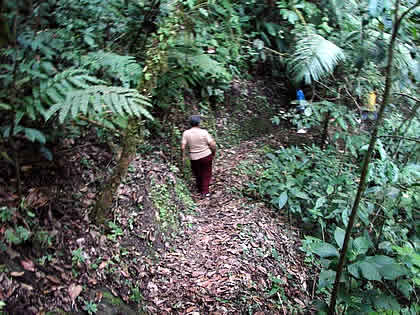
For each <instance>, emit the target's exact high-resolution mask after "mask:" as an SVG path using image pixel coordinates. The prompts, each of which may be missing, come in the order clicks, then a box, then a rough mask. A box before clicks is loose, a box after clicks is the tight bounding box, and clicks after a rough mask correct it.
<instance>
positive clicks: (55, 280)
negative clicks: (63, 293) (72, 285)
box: [47, 275, 61, 284]
mask: <svg viewBox="0 0 420 315" xmlns="http://www.w3.org/2000/svg"><path fill="white" fill-rule="evenodd" d="M47 279H48V280H50V281H51V282H54V283H55V284H60V283H61V282H60V280H58V278H57V277H54V276H49V275H48V276H47Z"/></svg>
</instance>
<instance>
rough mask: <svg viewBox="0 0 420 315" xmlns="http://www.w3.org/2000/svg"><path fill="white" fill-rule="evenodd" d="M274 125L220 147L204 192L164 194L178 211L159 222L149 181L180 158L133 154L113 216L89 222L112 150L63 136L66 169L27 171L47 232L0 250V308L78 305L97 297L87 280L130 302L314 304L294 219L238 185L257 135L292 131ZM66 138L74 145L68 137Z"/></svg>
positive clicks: (163, 178) (158, 310)
mask: <svg viewBox="0 0 420 315" xmlns="http://www.w3.org/2000/svg"><path fill="white" fill-rule="evenodd" d="M223 119H226V117H221V118H220V119H219V121H223ZM222 125H223V124H222ZM222 132H223V131H222ZM280 132H282V133H277V134H276V135H271V136H269V135H266V136H265V137H264V138H259V139H258V138H257V139H253V140H249V141H242V142H241V143H240V145H238V146H237V147H233V148H229V149H226V148H224V149H222V150H219V151H218V153H217V157H216V160H215V166H214V176H213V183H212V185H211V190H212V196H211V197H210V198H208V199H204V200H200V199H197V200H195V209H194V210H193V211H191V209H187V207H185V206H184V205H182V202H181V201H180V198H179V196H177V195H176V194H175V193H174V192H172V193H171V202H172V203H173V204H179V205H180V210H181V211H180V212H179V213H178V214H177V218H176V221H177V226H176V227H174V228H169V229H166V230H162V228H161V227H160V224H159V220H157V217H158V216H159V215H158V213H157V212H156V209H155V206H154V204H153V201H152V200H151V196H150V192H151V185H150V183H151V182H152V181H154V182H155V183H158V184H159V183H160V184H165V183H168V182H172V183H173V182H176V181H177V178H179V177H180V175H181V174H180V172H179V170H178V171H177V170H173V169H171V168H170V167H168V166H167V163H165V161H162V158H164V156H162V154H160V153H159V154H156V155H153V154H151V158H149V157H148V159H147V160H146V159H140V158H137V159H136V160H135V161H134V163H133V165H132V169H131V171H129V174H128V176H127V178H126V180H125V182H124V183H123V184H122V185H121V186H120V188H119V196H118V198H117V200H116V202H115V207H114V209H113V218H112V220H111V221H112V222H113V223H114V224H115V226H114V227H109V228H107V229H106V230H105V231H104V230H102V229H100V228H98V227H96V226H95V225H93V224H91V223H90V221H89V219H88V213H89V211H90V209H91V207H92V205H93V204H94V200H95V198H96V193H97V191H99V189H100V187H99V183H100V182H101V180H102V178H103V177H104V176H105V175H106V174H104V170H109V169H110V168H111V167H112V166H113V164H112V156H111V154H110V153H109V152H107V151H103V148H99V147H98V146H97V144H96V143H95V141H96V140H92V142H91V143H89V141H86V138H85V139H83V141H84V142H82V143H80V144H78V143H74V141H73V140H71V141H73V142H71V141H70V142H69V143H67V144H66V145H65V146H64V148H65V150H67V151H66V154H64V155H62V156H61V157H62V160H63V162H58V164H60V163H61V164H62V166H65V167H66V170H65V172H66V174H61V173H59V172H60V171H61V168H60V169H58V170H57V169H53V170H52V173H53V175H54V176H55V177H54V178H55V179H54V181H51V185H50V186H46V185H45V182H46V181H45V179H44V180H42V179H37V180H38V181H39V183H38V182H36V181H35V182H34V183H32V187H33V188H31V189H29V191H28V195H27V196H28V202H29V203H30V205H31V207H33V208H37V211H38V215H40V217H41V218H42V219H41V221H42V222H40V223H42V227H43V228H44V230H46V231H48V233H49V235H53V236H54V238H53V241H52V243H51V244H49V245H44V249H43V250H41V251H39V250H36V249H33V248H31V249H27V248H24V249H23V250H22V251H20V250H18V248H14V250H13V249H12V248H8V249H7V251H6V252H5V253H6V254H5V255H3V256H2V257H1V258H0V265H6V266H8V268H7V270H6V271H8V272H2V273H0V300H2V301H5V302H6V306H5V309H4V310H6V311H9V312H10V313H11V314H43V313H45V312H47V311H49V310H54V309H62V310H64V311H67V312H78V311H81V310H82V309H83V306H84V303H85V301H94V302H95V303H100V301H101V300H102V296H103V295H104V294H103V292H102V291H95V290H97V289H100V288H106V289H107V290H109V292H111V294H112V295H113V296H115V297H119V298H121V299H122V300H123V301H124V302H125V303H127V304H129V305H131V307H132V308H133V309H134V310H135V311H137V312H139V313H140V312H146V313H152V314H165V313H167V314H169V313H170V314H208V313H212V314H239V313H252V314H289V313H293V312H294V313H302V314H303V313H305V314H308V313H314V310H313V307H312V300H313V299H312V296H311V291H312V290H313V282H314V277H316V275H315V274H316V271H314V270H308V267H307V266H306V265H305V263H304V256H303V253H302V252H301V251H300V250H299V247H300V246H301V244H300V240H299V230H298V229H296V228H294V227H292V226H289V225H288V223H287V222H286V220H285V218H284V217H282V216H280V215H278V214H277V215H276V214H275V213H274V212H273V210H272V209H270V208H269V207H267V206H266V205H265V204H264V203H263V202H259V201H258V200H255V199H251V198H248V197H246V196H244V195H243V194H242V193H241V192H242V191H243V187H244V186H245V185H246V184H247V183H248V182H249V179H248V178H247V176H246V174H245V173H244V172H242V171H241V167H240V162H241V161H242V162H244V161H248V162H249V163H255V164H259V163H261V160H259V159H260V157H259V154H258V152H257V151H258V148H259V147H260V145H259V144H260V143H263V144H267V143H268V144H274V145H276V146H277V147H280V145H281V144H283V145H284V144H287V143H288V142H295V141H297V140H296V139H298V141H300V140H301V139H302V138H301V137H300V136H296V135H295V133H293V132H290V133H289V132H285V131H284V130H281V131H280ZM293 137H295V138H293ZM296 137H297V138H296ZM307 137H308V135H306V138H305V139H307ZM88 139H89V138H88ZM278 139H282V143H279V140H278ZM78 146H79V147H78ZM73 147H76V148H77V147H78V148H80V149H78V150H72V149H68V148H73ZM100 153H101V154H100ZM105 153H106V154H105ZM57 173H58V175H60V176H57ZM29 175H30V173H28V176H29ZM66 180H67V181H66ZM75 196H76V197H75ZM19 249H21V248H19ZM92 292H94V293H92ZM136 292H137V293H136Z"/></svg>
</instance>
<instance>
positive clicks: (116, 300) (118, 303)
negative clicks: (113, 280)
mask: <svg viewBox="0 0 420 315" xmlns="http://www.w3.org/2000/svg"><path fill="white" fill-rule="evenodd" d="M102 293H103V297H104V298H105V300H106V301H107V302H109V303H110V304H111V305H114V306H121V305H123V304H124V302H123V301H122V300H121V299H120V298H118V297H116V296H114V295H113V294H112V293H110V292H108V291H103V292H102Z"/></svg>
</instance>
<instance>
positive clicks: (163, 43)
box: [91, 9, 182, 224]
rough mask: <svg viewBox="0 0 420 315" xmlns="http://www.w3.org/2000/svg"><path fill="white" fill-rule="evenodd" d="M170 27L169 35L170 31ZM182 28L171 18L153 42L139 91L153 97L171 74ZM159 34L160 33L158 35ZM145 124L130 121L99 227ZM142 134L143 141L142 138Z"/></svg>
mask: <svg viewBox="0 0 420 315" xmlns="http://www.w3.org/2000/svg"><path fill="white" fill-rule="evenodd" d="M181 14H182V11H181V10H180V9H176V11H175V12H174V15H175V20H176V18H179V17H178V15H179V16H181ZM168 27H169V29H170V30H169V31H167V28H168ZM179 27H180V24H177V23H174V21H173V20H172V17H171V16H169V17H168V18H167V23H165V24H164V25H163V28H164V29H165V32H164V34H160V35H159V36H162V35H163V38H160V39H159V40H158V39H156V38H159V37H158V36H156V38H155V39H154V40H153V41H152V43H151V45H150V47H149V48H148V50H147V52H146V62H145V66H144V69H143V76H142V78H141V79H140V81H139V84H138V86H137V89H138V91H139V92H140V93H141V94H143V95H148V96H151V95H152V92H153V90H154V89H155V88H156V86H157V80H158V77H159V76H160V75H162V74H163V73H165V72H166V71H168V52H167V49H168V41H169V40H170V39H171V38H172V37H174V36H176V34H177V33H178V29H179ZM158 33H159V32H158ZM143 129H144V124H143V122H142V121H139V120H137V119H135V118H132V119H130V120H129V122H128V125H127V128H126V130H125V132H124V138H123V150H122V153H121V157H120V159H119V161H118V164H117V166H116V167H115V169H114V171H113V173H112V175H111V177H110V178H109V179H108V181H107V183H106V184H105V185H104V188H103V190H102V192H101V193H100V194H99V197H98V201H97V202H96V205H95V208H94V211H93V212H92V215H91V218H92V219H93V220H94V221H95V222H96V223H97V224H103V223H104V222H105V220H106V218H107V217H108V216H109V214H110V211H111V209H112V200H113V197H114V196H115V194H116V192H117V189H118V187H119V185H120V184H121V182H122V180H123V178H124V177H125V176H126V174H127V169H128V166H129V165H130V164H131V162H132V161H133V159H134V158H135V156H136V147H137V144H138V143H139V138H140V139H142V133H143ZM139 131H140V137H139V134H138V133H139Z"/></svg>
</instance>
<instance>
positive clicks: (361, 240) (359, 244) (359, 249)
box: [353, 236, 370, 255]
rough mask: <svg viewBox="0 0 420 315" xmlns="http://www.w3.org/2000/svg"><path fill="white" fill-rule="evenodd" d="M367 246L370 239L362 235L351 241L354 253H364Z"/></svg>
mask: <svg viewBox="0 0 420 315" xmlns="http://www.w3.org/2000/svg"><path fill="white" fill-rule="evenodd" d="M369 247H370V241H369V240H368V239H366V238H365V237H363V236H360V237H358V238H356V239H355V240H354V241H353V248H354V251H355V254H356V255H363V254H366V253H367V251H368V249H369Z"/></svg>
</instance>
